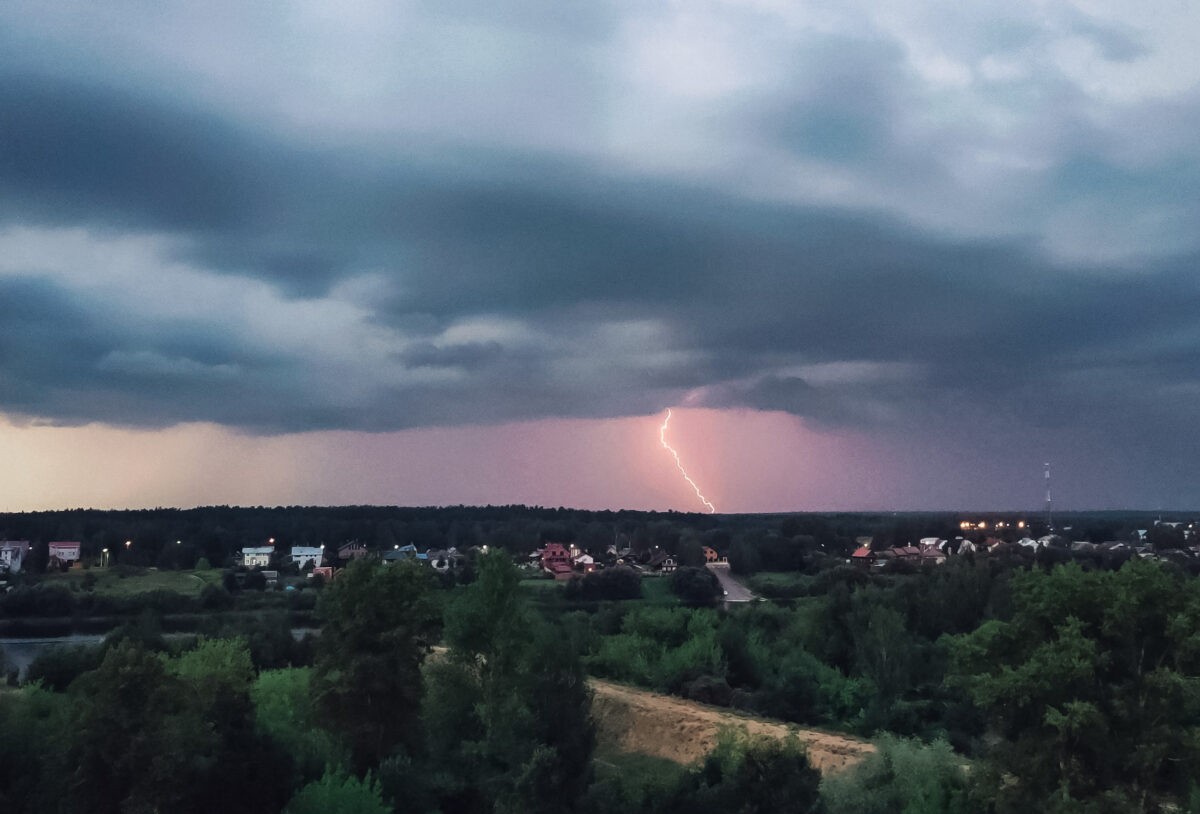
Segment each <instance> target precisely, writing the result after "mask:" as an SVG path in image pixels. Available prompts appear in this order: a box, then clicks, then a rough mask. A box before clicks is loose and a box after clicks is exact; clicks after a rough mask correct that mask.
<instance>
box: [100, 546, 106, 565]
mask: <svg viewBox="0 0 1200 814" xmlns="http://www.w3.org/2000/svg"><path fill="white" fill-rule="evenodd" d="M100 567H101V568H107V567H108V549H107V548H102V549H100Z"/></svg>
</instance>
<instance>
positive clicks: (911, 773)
mask: <svg viewBox="0 0 1200 814" xmlns="http://www.w3.org/2000/svg"><path fill="white" fill-rule="evenodd" d="M877 747H878V751H876V752H875V753H874V754H870V755H868V756H867V757H866V758H865V759H864V760H863V762H862V763H860V764H858V765H857V766H855V767H854V768H852V769H848V770H846V771H843V772H838V773H835V774H831V775H829V777H827V778H826V779H825V780H824V782H822V783H821V796H822V798H823V799H824V801H825V806H826V810H827V811H828V812H829V814H890V812H893V811H921V812H929V814H967V812H970V811H975V810H977V809H976V808H975V807H974V805H973V804H972V803H971V802H970V801H969V800H968V791H967V775H966V772H965V771H964V770H963V765H962V760H961V759H960V758H959V757H958V756H957V755H955V754H954V751H953V750H952V749H951V748H950V745H949V744H948V743H946V742H945V741H941V740H939V741H935V742H933V743H930V744H925V743H922V742H921V741H919V740H906V739H904V738H897V737H894V736H892V735H884V736H883V737H881V738H880V739H879V741H878V742H877Z"/></svg>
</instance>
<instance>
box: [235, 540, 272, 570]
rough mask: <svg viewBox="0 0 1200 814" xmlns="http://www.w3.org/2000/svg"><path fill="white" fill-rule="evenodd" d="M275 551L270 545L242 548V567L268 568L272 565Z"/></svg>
mask: <svg viewBox="0 0 1200 814" xmlns="http://www.w3.org/2000/svg"><path fill="white" fill-rule="evenodd" d="M273 553H275V549H274V548H272V547H271V546H269V545H263V546H248V547H244V548H242V565H244V566H246V567H247V568H266V567H267V566H268V565H270V564H271V555H272V554H273Z"/></svg>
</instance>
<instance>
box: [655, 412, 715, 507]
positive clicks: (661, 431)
mask: <svg viewBox="0 0 1200 814" xmlns="http://www.w3.org/2000/svg"><path fill="white" fill-rule="evenodd" d="M670 423H671V409H670V408H669V407H668V408H667V417H666V418H664V419H663V423H662V426H661V427H659V428H658V440H659V443H661V444H662V445H663V449H665V450H666V451H667V452H669V453H671V455H673V456H674V457H675V466H677V467H679V471H680V473H681V474H682V475H683V479H684V480H685V481H687V482H688V485H689V486H691V487H692V488H693V489H694V490H695V491H696V497H698V498H700V502H701V503H703V504H704V505H705V506H707V507H708V513H709V514H716V513H717V507H716V506H714V505H712V503H710V502H709V500H708V498H706V497H705V496H704V495H703V494H702V493H701V492H700V487H699V486H697V485H696V482H695V481H694V480H692V479H691V477H690V476H689V475H688V473H687V470H686V469H684V468H683V461H681V460H679V453H678V452H676V451H675V448H674V447H672V446H671V445H670V444H668V443H667V425H668V424H670Z"/></svg>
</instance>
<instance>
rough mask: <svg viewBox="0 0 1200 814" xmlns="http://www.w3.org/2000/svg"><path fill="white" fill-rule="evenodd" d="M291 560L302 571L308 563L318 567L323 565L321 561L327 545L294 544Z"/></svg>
mask: <svg viewBox="0 0 1200 814" xmlns="http://www.w3.org/2000/svg"><path fill="white" fill-rule="evenodd" d="M290 556H291V561H292V562H293V563H295V565H296V567H297V568H299V569H300V570H301V571H303V570H304V567H305V566H306V565H312V567H313V568H316V567H317V566H318V565H321V561H322V560H323V559H324V558H325V546H323V545H322V546H300V545H294V546H292V551H291V555H290Z"/></svg>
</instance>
